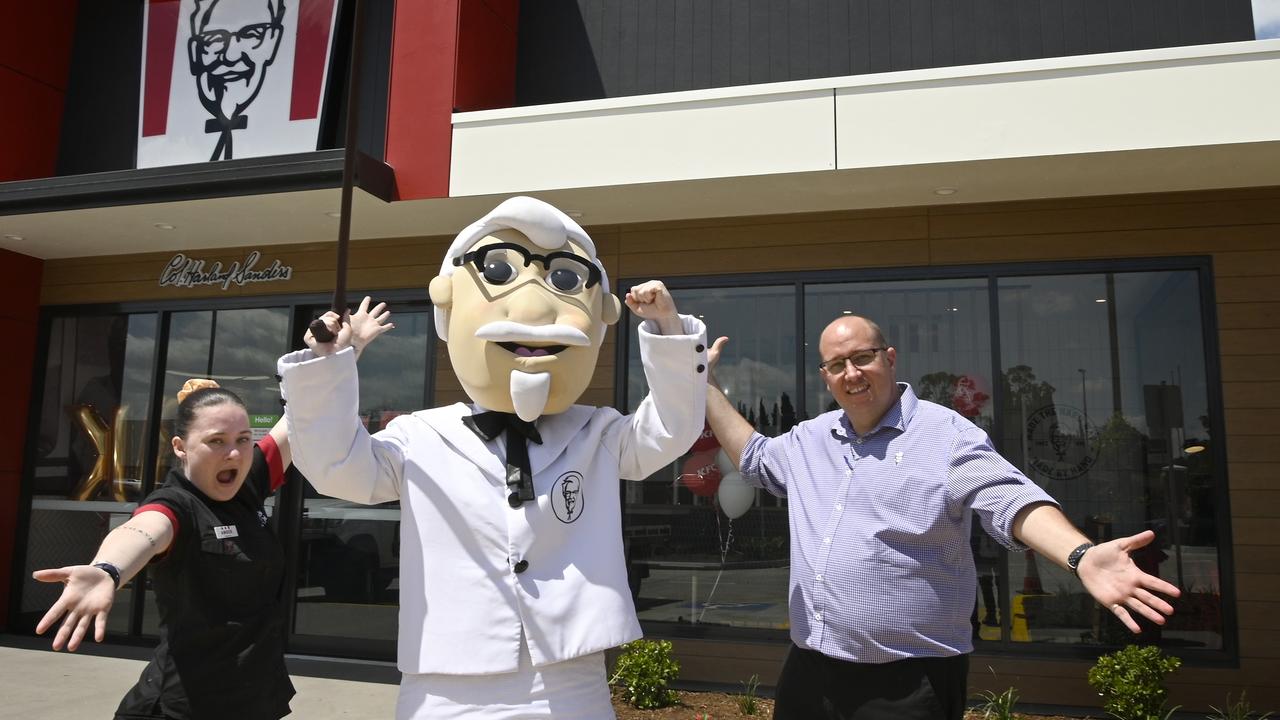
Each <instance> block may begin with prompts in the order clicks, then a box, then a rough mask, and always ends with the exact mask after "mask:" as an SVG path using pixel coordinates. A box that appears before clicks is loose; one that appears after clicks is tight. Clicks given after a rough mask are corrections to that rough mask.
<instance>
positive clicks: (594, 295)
mask: <svg viewBox="0 0 1280 720" xmlns="http://www.w3.org/2000/svg"><path fill="white" fill-rule="evenodd" d="M430 292H431V302H432V303H434V304H435V322H436V334H437V335H439V336H440V339H441V340H444V341H445V342H447V343H448V345H449V359H450V361H451V362H452V363H453V371H454V372H455V373H456V374H457V376H458V380H459V381H461V383H462V387H463V389H464V390H466V392H467V395H468V396H469V397H470V398H471V400H472V401H474V402H475V403H476V404H477V405H480V406H482V407H484V408H487V409H489V410H500V411H503V412H514V413H516V414H517V415H519V416H520V417H521V418H522V419H525V420H533V419H534V418H537V417H539V416H541V415H553V414H555V413H560V412H564V411H565V410H566V409H568V408H569V406H570V405H573V404H574V403H575V402H577V400H578V398H579V397H581V396H582V393H583V391H585V390H586V389H587V385H588V383H590V382H591V376H592V374H593V372H594V371H595V367H596V359H597V358H598V357H599V354H600V344H601V343H602V342H604V334H605V330H606V328H607V327H608V326H609V325H612V324H614V323H615V322H617V321H618V317H619V316H620V315H621V311H622V305H621V303H620V302H619V301H618V298H616V297H614V296H613V295H612V294H610V293H609V278H608V276H607V275H606V274H605V271H604V267H603V266H602V265H601V264H600V262H599V260H597V259H596V248H595V244H594V243H592V242H591V238H590V237H589V236H588V235H587V233H586V232H585V231H584V230H583V229H582V228H581V227H580V226H579V225H578V223H576V222H574V221H573V219H572V218H570V217H569V216H568V215H565V214H564V213H562V212H560V211H559V210H557V209H556V208H554V207H552V206H550V205H548V204H547V203H544V202H542V201H541V200H535V199H533V198H528V197H514V198H511V199H509V200H507V201H505V202H503V203H502V204H501V205H499V206H498V207H496V208H494V209H493V211H492V212H490V213H489V214H488V215H485V216H484V217H482V218H480V219H479V220H477V221H476V222H474V223H472V224H471V225H470V226H468V227H467V228H466V229H465V230H463V231H462V232H460V233H458V236H457V237H456V238H454V240H453V244H452V245H450V246H449V252H448V253H447V254H446V255H445V258H444V262H443V263H442V264H441V265H440V274H439V275H437V276H436V277H435V279H433V280H432V281H431V287H430Z"/></svg>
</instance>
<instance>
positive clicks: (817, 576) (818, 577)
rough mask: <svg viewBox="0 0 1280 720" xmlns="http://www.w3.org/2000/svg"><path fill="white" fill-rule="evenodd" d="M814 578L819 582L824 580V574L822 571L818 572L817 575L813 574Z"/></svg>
mask: <svg viewBox="0 0 1280 720" xmlns="http://www.w3.org/2000/svg"><path fill="white" fill-rule="evenodd" d="M813 579H814V580H817V581H818V582H822V574H821V573H819V574H817V575H814V576H813Z"/></svg>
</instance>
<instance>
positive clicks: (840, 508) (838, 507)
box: [836, 503, 844, 510]
mask: <svg viewBox="0 0 1280 720" xmlns="http://www.w3.org/2000/svg"><path fill="white" fill-rule="evenodd" d="M836 509H837V510H843V509H844V505H842V504H841V503H836Z"/></svg>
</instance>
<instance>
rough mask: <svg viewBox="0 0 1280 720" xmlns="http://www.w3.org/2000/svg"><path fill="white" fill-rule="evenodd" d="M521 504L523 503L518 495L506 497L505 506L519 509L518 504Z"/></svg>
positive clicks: (512, 494)
mask: <svg viewBox="0 0 1280 720" xmlns="http://www.w3.org/2000/svg"><path fill="white" fill-rule="evenodd" d="M522 502H523V501H522V500H521V499H520V493H511V494H510V495H508V496H507V504H508V505H510V506H511V507H513V508H518V507H520V503H522Z"/></svg>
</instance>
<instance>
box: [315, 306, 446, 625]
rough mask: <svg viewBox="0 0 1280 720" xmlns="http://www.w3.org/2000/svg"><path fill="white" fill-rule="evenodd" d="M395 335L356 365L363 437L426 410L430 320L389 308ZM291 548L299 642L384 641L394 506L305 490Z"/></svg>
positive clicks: (396, 546)
mask: <svg viewBox="0 0 1280 720" xmlns="http://www.w3.org/2000/svg"><path fill="white" fill-rule="evenodd" d="M393 319H394V322H395V325H396V328H395V330H393V331H392V332H390V333H387V334H385V335H383V336H382V337H380V338H378V340H377V342H375V343H373V344H372V345H370V346H369V348H368V349H367V350H366V351H365V352H364V354H363V355H361V357H360V362H359V365H358V371H359V375H360V417H361V419H362V420H363V421H364V423H365V426H366V427H367V428H368V429H369V431H370V432H377V431H378V430H380V429H382V428H384V427H386V425H387V423H389V422H391V420H392V418H395V417H396V416H398V415H403V414H406V413H411V412H414V411H417V410H421V409H422V408H423V407H425V405H424V402H425V394H426V380H427V375H428V368H427V358H428V348H429V347H430V334H431V324H432V320H431V312H430V311H429V310H427V309H418V310H405V309H402V307H397V308H395V312H394V316H393ZM304 494H305V495H304V499H303V516H302V535H301V538H300V542H299V544H298V583H297V606H296V612H295V620H294V632H295V633H296V634H299V635H316V636H325V637H340V638H355V639H359V640H374V641H378V640H383V641H391V640H394V639H395V637H396V622H397V615H398V612H399V599H400V593H399V588H400V503H398V502H393V503H384V504H382V505H373V506H368V505H357V504H355V503H351V502H348V501H346V500H339V499H336V498H331V497H325V496H323V495H321V494H319V493H318V492H316V491H315V489H314V488H313V487H311V484H310V483H307V484H306V486H305V488H304Z"/></svg>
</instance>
